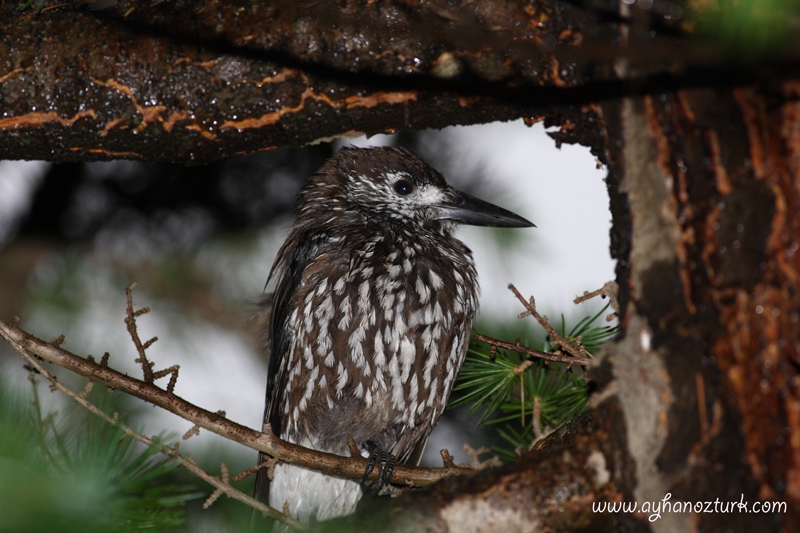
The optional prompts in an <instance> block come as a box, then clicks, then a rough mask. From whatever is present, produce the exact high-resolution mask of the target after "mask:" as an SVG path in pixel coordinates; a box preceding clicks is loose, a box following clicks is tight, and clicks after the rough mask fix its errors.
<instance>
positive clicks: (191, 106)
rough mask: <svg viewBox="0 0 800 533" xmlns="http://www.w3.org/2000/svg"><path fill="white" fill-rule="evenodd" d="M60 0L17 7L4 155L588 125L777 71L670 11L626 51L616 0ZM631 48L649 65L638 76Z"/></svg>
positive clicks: (1, 18) (12, 10)
mask: <svg viewBox="0 0 800 533" xmlns="http://www.w3.org/2000/svg"><path fill="white" fill-rule="evenodd" d="M50 4H51V2H46V3H45V4H44V7H43V9H41V10H35V9H28V10H26V11H20V9H19V4H18V3H16V2H4V3H2V4H1V5H0V36H2V37H0V109H2V115H0V158H5V159H47V160H51V161H68V160H96V159H115V158H131V159H142V160H146V161H174V162H181V163H186V164H192V163H203V162H209V161H213V160H215V159H219V158H223V157H228V156H231V155H235V154H241V153H249V152H253V151H258V150H269V149H274V148H278V147H285V146H300V145H304V144H309V143H314V142H320V141H323V140H326V139H330V138H332V137H334V136H346V135H356V134H360V133H367V134H373V133H379V132H389V131H394V130H397V129H421V128H440V127H444V126H448V125H452V124H472V123H479V122H490V121H494V120H509V119H516V118H519V117H525V118H529V119H533V118H537V117H544V116H547V117H548V118H549V119H550V120H551V121H552V123H558V124H563V123H567V122H568V123H570V124H574V123H580V122H582V121H585V120H590V121H591V120H595V119H596V116H595V115H594V114H592V113H591V112H586V111H587V110H591V108H590V107H589V108H587V106H588V105H589V104H590V103H592V102H597V101H599V100H601V99H607V98H611V97H615V96H619V95H621V94H626V93H629V92H642V91H653V90H657V89H658V88H663V87H671V86H675V85H676V84H685V83H695V84H696V83H721V82H724V80H726V79H729V78H731V76H733V77H734V78H739V77H742V76H744V77H745V78H747V77H749V78H751V79H755V78H754V77H756V76H761V75H763V74H764V73H763V72H762V71H761V70H759V71H757V72H756V71H754V69H753V68H751V67H749V68H747V69H740V70H735V71H734V72H733V74H732V73H731V70H730V68H729V67H730V65H729V64H727V63H725V62H724V61H722V59H724V57H725V56H724V55H722V54H721V53H720V51H718V50H715V49H714V48H713V47H711V46H700V45H698V44H694V43H693V41H691V40H687V39H685V38H683V36H682V34H681V29H680V28H681V27H680V26H679V22H680V21H678V22H676V21H669V20H665V19H664V17H663V16H661V15H663V13H661V12H660V11H658V10H657V9H656V8H653V10H652V11H650V12H648V13H645V14H644V15H643V17H644V19H643V21H642V24H641V26H642V28H641V29H642V31H643V32H644V33H645V35H646V37H645V38H644V39H643V41H642V43H640V44H641V47H639V48H636V49H627V50H626V49H624V48H620V47H619V46H618V44H619V35H620V29H621V28H625V27H627V26H628V25H629V22H628V21H626V20H625V18H624V17H620V15H619V14H618V6H617V2H615V1H612V0H595V1H589V0H587V1H586V2H585V3H583V2H565V1H557V0H541V1H537V2H531V3H521V2H512V1H506V0H478V1H475V2H463V3H450V2H439V1H435V2H424V3H422V2H416V1H412V0H394V1H390V2H356V1H347V2H318V1H300V2H296V1H293V0H285V1H269V2H268V1H260V2H258V1H251V0H236V1H231V2H216V1H213V0H206V1H202V2H197V1H168V2H150V1H125V0H121V1H113V0H107V1H101V2H96V3H94V4H92V3H85V4H84V3H69V2H67V3H63V2H61V3H56V2H53V3H52V5H50ZM451 4H452V5H451ZM92 5H94V6H95V8H94V9H93V8H92V7H90V6H92ZM648 32H649V33H648ZM620 55H625V57H627V58H628V60H629V61H631V62H632V63H634V64H635V65H637V68H638V71H637V74H636V76H635V77H633V78H631V79H629V80H624V83H623V82H620V80H618V79H617V77H616V75H615V74H614V72H613V61H614V60H615V59H616V58H618V57H619V56H620ZM779 59H780V58H777V60H779ZM665 61H669V63H668V64H669V66H670V68H669V69H665V68H664V66H665V63H664V62H665ZM796 70H797V67H796V66H795V65H793V64H791V63H789V64H787V65H784V66H783V67H781V68H771V69H768V70H767V72H768V75H770V76H786V75H788V74H789V73H791V72H796Z"/></svg>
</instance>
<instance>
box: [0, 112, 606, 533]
mask: <svg viewBox="0 0 800 533" xmlns="http://www.w3.org/2000/svg"><path fill="white" fill-rule="evenodd" d="M389 144H391V145H401V146H406V147H408V148H410V149H412V150H414V151H416V152H417V153H419V154H420V155H421V156H422V157H423V158H424V159H425V160H426V161H428V162H429V163H430V164H431V165H432V166H434V167H435V168H437V169H438V170H440V171H442V172H443V173H444V175H445V176H446V177H447V179H448V181H449V182H450V183H451V184H452V185H454V186H455V187H456V188H459V189H461V190H464V191H466V192H468V193H470V194H472V195H474V196H477V197H480V198H482V199H484V200H487V201H490V202H493V203H496V204H498V205H501V206H503V207H505V208H507V209H509V210H511V211H513V212H515V213H518V214H519V215H521V216H523V217H525V218H527V219H529V220H531V221H532V222H534V223H535V224H536V225H537V228H534V229H524V230H518V229H514V230H507V229H491V228H473V227H464V228H461V229H460V230H459V236H460V237H461V238H462V240H463V241H464V242H466V244H467V245H468V246H469V247H470V248H471V249H472V250H473V252H474V255H475V260H476V263H477V267H478V273H479V279H480V282H481V286H482V296H481V313H480V316H479V320H478V325H477V329H478V330H479V331H481V332H484V333H487V334H491V335H495V336H498V337H502V338H505V339H508V340H510V341H513V340H514V338H516V337H521V338H522V340H523V342H528V343H530V345H531V346H533V347H539V346H538V345H537V344H540V343H541V342H542V340H541V339H542V338H543V335H542V334H541V333H540V332H537V329H538V326H536V327H535V326H534V323H533V322H532V319H530V318H528V319H526V320H525V321H516V318H515V317H516V315H517V314H518V313H519V312H520V311H521V307H520V306H519V304H518V302H517V301H516V300H515V299H514V297H513V295H512V294H511V293H510V292H509V291H508V290H507V288H506V286H507V284H508V283H514V284H515V285H516V286H517V287H518V288H519V289H520V291H521V292H522V293H523V295H526V296H527V295H534V296H535V298H536V302H537V306H538V308H539V310H540V312H543V313H544V314H547V315H549V316H550V318H551V319H558V318H560V314H562V313H563V314H564V315H565V316H566V317H567V320H568V321H569V320H577V319H578V318H581V317H583V316H586V315H588V314H590V313H593V312H596V311H597V310H598V309H600V308H601V307H602V305H604V304H605V302H601V301H596V302H595V301H590V302H588V303H586V304H581V306H579V307H578V308H575V307H576V306H574V305H573V304H572V299H573V298H574V297H575V296H576V295H579V294H582V293H583V291H585V290H594V289H597V288H600V287H601V286H602V285H603V284H604V283H605V282H606V281H609V280H611V279H613V278H614V273H613V268H614V263H613V262H612V261H611V259H610V257H609V252H608V249H609V229H610V213H609V210H608V196H607V194H606V190H605V183H604V181H603V180H604V177H605V169H603V168H600V166H599V165H598V164H597V162H596V161H595V158H594V157H593V156H592V155H591V154H590V153H589V151H588V149H586V148H584V147H581V146H572V145H564V146H562V147H561V149H557V148H556V147H555V143H554V141H553V140H552V139H550V138H549V137H548V136H547V134H546V131H545V129H544V128H543V126H542V125H541V124H537V125H534V126H533V127H527V126H525V125H524V124H523V123H522V122H521V121H519V122H512V123H494V124H488V125H481V126H470V127H451V128H447V129H444V130H441V131H423V132H417V133H399V134H396V135H393V136H385V135H377V136H374V137H372V138H370V139H366V138H356V139H346V140H339V141H336V142H334V143H331V144H321V145H317V146H310V147H306V148H301V149H287V150H278V151H273V152H267V153H263V154H257V155H250V156H243V157H238V158H234V159H229V160H225V161H220V162H218V163H214V164H212V165H208V166H199V167H182V166H177V165H166V164H143V163H138V162H132V161H112V162H104V163H69V164H59V165H53V164H48V163H43V162H17V161H14V162H0V320H3V321H5V322H10V321H11V320H12V318H13V317H14V316H15V315H17V316H19V317H21V319H22V321H21V327H22V328H23V329H25V330H27V331H29V332H31V333H33V334H34V335H37V336H40V337H41V338H44V339H51V338H54V337H57V336H58V335H60V334H64V335H65V337H66V342H65V343H64V344H63V347H64V348H65V349H67V350H70V351H72V352H74V353H76V354H79V355H82V356H85V355H87V354H92V355H95V356H96V357H99V356H101V355H102V354H103V353H104V352H106V351H107V352H109V353H110V354H111V358H110V362H109V364H110V365H111V366H112V367H113V368H115V369H117V370H120V371H123V372H127V373H129V374H131V375H134V376H140V375H141V373H140V370H139V368H138V366H137V365H136V363H134V359H135V358H136V355H135V350H134V346H133V344H132V343H131V341H130V338H129V337H128V334H127V332H126V329H125V324H124V322H123V319H124V316H125V294H124V288H125V287H126V286H127V285H129V284H130V283H131V282H133V281H135V282H137V283H138V286H137V288H136V289H135V290H134V303H135V305H136V306H137V308H138V307H144V306H147V307H150V309H151V312H150V313H149V314H147V315H144V316H142V317H141V318H140V319H139V321H138V325H139V332H140V335H141V337H142V339H143V340H146V339H148V338H150V337H153V336H157V337H158V338H159V340H158V342H156V343H155V344H154V345H153V346H152V347H151V348H150V349H149V350H148V353H149V357H150V359H151V360H152V361H155V368H156V369H160V368H165V367H168V366H170V365H173V364H179V365H180V366H181V369H180V377H179V379H178V383H177V387H176V389H175V393H176V394H177V395H179V396H181V397H183V398H185V399H186V400H188V401H190V402H193V403H196V404H198V405H200V406H202V407H204V408H206V409H209V410H211V411H216V410H219V409H222V410H225V411H226V413H227V416H228V417H229V418H231V419H233V420H235V421H236V422H239V423H241V424H244V425H247V426H249V427H251V428H257V429H260V427H261V417H262V414H263V412H262V411H263V406H264V390H265V384H266V360H265V357H264V354H263V353H262V352H261V350H260V348H259V346H258V343H257V342H256V340H255V335H254V332H253V331H252V329H251V328H250V325H249V317H250V316H251V315H252V313H253V311H254V303H253V302H255V301H256V300H257V299H258V297H259V295H260V294H261V292H262V290H263V288H264V284H265V281H266V279H267V275H268V273H269V269H270V267H271V265H272V261H273V258H274V256H275V254H276V253H277V250H278V248H279V246H280V245H281V243H282V242H283V239H284V238H285V236H286V234H287V232H288V228H289V226H290V225H291V222H292V209H293V206H294V202H295V197H296V195H297V193H298V191H299V189H300V187H301V185H302V183H303V180H304V179H305V178H306V177H308V176H309V175H310V174H311V173H313V172H314V171H315V170H316V168H317V167H318V166H319V165H320V164H321V163H322V162H323V161H324V160H325V159H326V158H327V157H328V156H330V155H332V154H333V153H335V152H336V151H338V150H339V149H340V148H341V147H342V146H346V145H356V146H367V145H389ZM57 373H58V374H59V376H61V379H63V380H64V381H65V382H67V383H69V384H72V385H73V386H74V388H76V389H80V388H82V387H83V383H84V382H85V380H80V379H77V378H75V377H74V376H68V375H65V374H64V373H62V372H57ZM27 375H28V372H27V371H26V370H25V369H24V368H23V361H22V359H21V358H20V357H19V356H18V355H16V354H15V353H14V352H13V351H12V350H11V349H10V347H9V346H8V345H6V344H5V343H3V342H0V387H2V388H3V389H4V390H7V391H19V393H20V394H22V395H25V394H30V389H31V385H30V383H29V382H28V380H27ZM165 383H166V381H165V382H164V383H163V384H162V386H165ZM39 389H40V396H41V402H42V409H43V411H44V412H45V413H46V412H49V411H51V410H54V409H66V408H67V407H66V403H68V402H66V401H65V399H64V398H63V397H60V395H59V393H50V392H49V391H48V389H47V387H45V386H40V387H39ZM120 396H121V395H120ZM117 401H118V402H120V405H123V406H124V409H125V411H126V412H128V413H129V415H128V416H129V419H128V421H129V423H130V424H131V425H133V426H134V427H137V428H139V429H141V430H143V432H144V434H146V435H154V434H161V433H165V432H167V433H169V434H171V435H173V437H174V436H176V435H182V434H183V433H184V432H186V431H187V430H188V429H189V428H190V426H191V425H190V424H189V423H188V422H186V421H184V420H181V419H179V418H177V417H175V416H173V415H171V414H169V413H166V412H164V411H162V410H159V409H156V408H153V407H151V406H149V405H146V404H144V403H143V402H141V401H139V400H132V399H125V398H118V399H117ZM0 429H1V428H0ZM482 440H483V437H482V434H481V433H480V430H476V428H475V422H474V418H473V419H470V418H469V413H468V410H467V409H465V408H462V409H455V410H450V411H448V412H447V413H446V415H445V417H443V420H442V422H441V423H440V424H439V426H438V427H437V428H436V430H435V431H434V433H433V435H432V437H431V440H430V442H429V445H428V450H427V454H426V457H425V459H424V462H425V463H427V464H431V465H439V464H441V459H440V458H439V450H440V449H442V448H448V449H449V450H450V452H451V453H452V454H453V455H454V456H455V457H456V462H462V461H466V460H467V459H466V456H465V454H464V453H463V451H462V446H463V444H464V443H468V444H470V445H472V446H473V447H478V446H481V445H483V444H485V442H482ZM181 451H182V452H186V453H191V454H193V455H195V456H197V457H198V459H199V461H200V462H201V464H208V465H212V466H209V469H210V470H211V471H212V472H218V465H219V462H220V461H223V460H224V461H225V462H226V463H227V465H228V467H229V468H230V470H231V471H232V472H233V473H236V472H238V471H241V470H244V469H246V468H249V467H250V466H252V465H253V464H254V463H255V459H256V454H255V452H253V451H252V450H249V449H246V448H244V447H241V446H238V445H236V444H232V443H230V442H228V441H225V440H224V439H221V438H218V437H216V436H214V435H212V434H209V433H207V432H201V435H200V436H199V437H193V438H192V439H190V440H189V441H187V442H185V443H182V445H181ZM213 465H216V466H213ZM195 483H196V484H198V485H200V484H201V483H200V482H199V481H197V480H195ZM244 483H245V484H246V483H252V481H247V482H244ZM200 488H201V490H207V487H200ZM242 490H245V491H247V490H248V489H247V488H243V489H242ZM209 492H210V491H209ZM200 501H201V502H202V499H201V500H200ZM205 516H206V517H208V516H209V515H205ZM211 522H213V520H212V521H211ZM211 522H209V521H208V520H205V521H204V524H205V525H203V526H202V527H201V526H200V525H198V524H197V523H195V526H193V527H194V530H209V531H210V530H214V528H213V527H211V526H210V525H209V524H210V523H211Z"/></svg>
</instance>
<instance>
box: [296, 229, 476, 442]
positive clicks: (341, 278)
mask: <svg viewBox="0 0 800 533" xmlns="http://www.w3.org/2000/svg"><path fill="white" fill-rule="evenodd" d="M476 310H477V283H476V274H475V270H474V266H473V263H472V259H471V257H470V256H469V255H468V252H467V253H466V254H463V253H462V254H460V255H459V254H457V253H450V254H443V253H441V250H426V249H424V248H422V247H420V246H418V245H417V246H415V245H413V244H410V243H408V242H404V241H394V242H386V240H385V239H379V238H373V239H369V240H366V241H365V242H364V243H362V245H361V246H359V247H357V248H355V249H353V250H351V251H350V252H349V253H344V254H342V253H337V254H333V253H322V254H320V255H319V256H318V257H317V258H316V259H315V260H314V261H313V262H311V264H309V266H308V267H307V268H306V270H305V272H304V273H303V279H302V283H301V286H300V288H299V290H298V291H297V292H296V294H295V295H294V296H293V299H292V311H291V313H290V315H289V318H288V323H287V327H288V330H289V332H290V333H291V341H290V347H289V351H290V354H289V355H290V357H289V364H288V367H287V370H288V373H287V378H286V379H287V382H286V389H285V401H284V403H283V415H284V417H285V420H286V422H287V423H286V424H284V426H283V427H284V433H285V435H284V436H290V437H292V438H295V439H297V438H303V437H305V436H308V435H315V436H317V438H320V439H323V440H328V441H331V440H336V439H339V440H346V439H347V438H348V437H353V438H354V439H356V441H357V442H358V440H359V438H362V439H363V440H368V439H370V438H371V436H372V435H374V434H376V433H380V432H382V431H386V430H387V428H390V427H394V426H398V425H399V426H403V427H405V428H417V427H420V426H427V427H428V428H430V427H432V426H433V424H435V421H436V420H437V419H438V417H439V415H440V414H441V412H442V410H443V409H444V400H446V398H447V397H448V396H449V393H450V389H451V388H452V385H453V382H454V380H455V377H456V374H457V372H458V370H459V369H460V367H461V364H462V362H463V359H464V355H465V353H466V349H467V343H468V341H469V333H470V330H471V328H472V325H473V322H474V318H475V313H476ZM428 431H429V429H428ZM348 432H349V433H348ZM354 433H357V434H354ZM426 434H427V433H426ZM332 451H333V450H332Z"/></svg>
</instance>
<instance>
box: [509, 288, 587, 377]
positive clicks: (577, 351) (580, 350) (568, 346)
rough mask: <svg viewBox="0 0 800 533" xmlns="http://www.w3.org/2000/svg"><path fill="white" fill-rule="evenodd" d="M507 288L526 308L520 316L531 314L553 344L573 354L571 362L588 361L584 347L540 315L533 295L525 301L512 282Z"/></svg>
mask: <svg viewBox="0 0 800 533" xmlns="http://www.w3.org/2000/svg"><path fill="white" fill-rule="evenodd" d="M508 288H509V290H511V292H513V293H514V296H516V297H517V299H518V300H519V301H520V302H522V305H524V306H525V309H526V310H525V311H524V312H522V313H520V314H519V317H520V318H525V317H526V316H532V317H533V318H535V319H536V321H537V322H539V324H541V325H542V327H543V328H544V329H545V330H546V331H547V333H549V334H550V336H551V337H552V338H553V344H557V345H558V346H560V347H561V348H562V349H564V350H566V351H567V352H569V353H570V354H571V355H573V356H574V358H575V362H573V363H572V364H581V363H578V362H577V361H578V360H582V361H589V352H587V351H586V348H584V347H583V346H581V345H580V344H578V343H575V342H570V341H568V340H567V339H565V338H564V337H562V336H561V335H559V334H558V332H557V331H556V330H555V329H553V326H551V325H550V323H549V322H548V321H547V317H546V316H542V315H540V314H539V313H538V312H537V311H536V302H535V301H534V299H533V296H531V298H530V300H529V301H525V298H523V297H522V295H521V294H520V293H519V291H518V290H517V288H516V287H515V286H514V285H513V284H511V283H509V284H508ZM565 362H568V361H565Z"/></svg>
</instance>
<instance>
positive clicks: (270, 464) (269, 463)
mask: <svg viewBox="0 0 800 533" xmlns="http://www.w3.org/2000/svg"><path fill="white" fill-rule="evenodd" d="M276 464H278V460H277V459H275V458H274V457H269V456H267V458H266V459H265V460H264V461H263V462H262V463H260V464H257V465H256V466H254V467H253V468H248V469H247V470H245V471H244V472H240V473H238V474H236V475H235V476H233V478H232V480H231V481H241V480H243V479H244V478H246V477H248V476H252V475H253V474H255V473H256V472H258V471H259V470H261V469H262V468H266V469H267V476H268V477H269V478H270V479H272V478H273V477H275V476H274V474H275V465H276Z"/></svg>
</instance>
